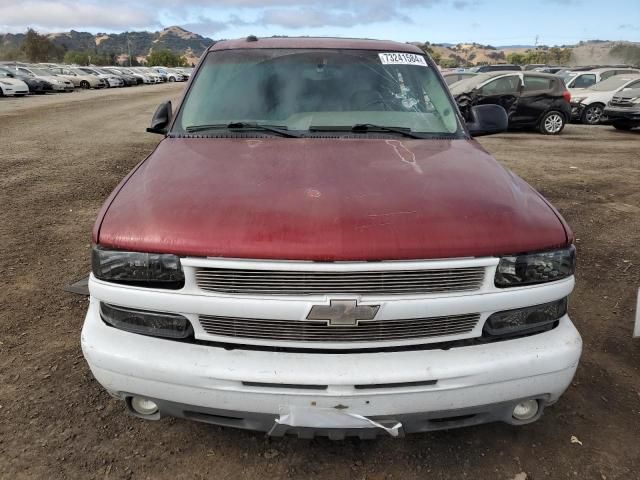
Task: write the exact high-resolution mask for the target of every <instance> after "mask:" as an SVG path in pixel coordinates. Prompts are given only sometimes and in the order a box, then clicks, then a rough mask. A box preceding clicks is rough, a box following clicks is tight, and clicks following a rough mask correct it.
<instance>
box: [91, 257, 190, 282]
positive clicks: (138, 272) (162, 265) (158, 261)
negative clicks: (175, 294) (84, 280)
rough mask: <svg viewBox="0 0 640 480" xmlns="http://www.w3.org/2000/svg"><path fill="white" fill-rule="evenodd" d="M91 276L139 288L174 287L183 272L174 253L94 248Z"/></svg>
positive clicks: (182, 279) (181, 279)
mask: <svg viewBox="0 0 640 480" xmlns="http://www.w3.org/2000/svg"><path fill="white" fill-rule="evenodd" d="M91 265H92V270H93V275H94V276H95V277H96V278H98V279H100V280H104V281H107V282H115V283H122V284H126V285H135V286H140V287H153V288H166V289H171V290H178V289H180V288H182V287H183V286H184V272H183V271H182V265H181V264H180V258H179V257H177V256H176V255H165V254H158V253H139V252H122V251H119V250H103V249H101V248H98V247H95V248H94V249H93V253H92V259H91Z"/></svg>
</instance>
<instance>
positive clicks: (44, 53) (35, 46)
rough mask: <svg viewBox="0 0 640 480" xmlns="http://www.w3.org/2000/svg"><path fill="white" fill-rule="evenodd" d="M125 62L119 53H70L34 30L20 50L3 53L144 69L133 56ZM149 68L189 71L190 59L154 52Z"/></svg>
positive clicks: (0, 52) (1, 56)
mask: <svg viewBox="0 0 640 480" xmlns="http://www.w3.org/2000/svg"><path fill="white" fill-rule="evenodd" d="M125 57H126V59H125V61H124V62H120V61H119V60H120V59H122V58H124V57H123V56H122V55H118V54H115V53H98V51H97V50H84V51H74V50H68V49H67V48H66V47H65V46H64V45H56V44H55V43H53V42H52V41H51V40H50V39H49V38H48V37H47V36H46V35H41V34H39V33H38V32H36V31H35V30H34V29H32V28H30V29H28V30H27V33H26V34H25V36H24V39H23V40H22V42H21V43H20V45H19V46H18V47H17V48H15V47H14V48H6V47H5V48H4V49H0V60H9V61H23V62H30V63H41V62H51V63H59V62H64V63H69V64H75V65H98V66H102V65H118V64H125V65H132V66H138V65H141V63H140V62H138V60H137V59H136V58H135V57H134V56H133V55H132V56H131V57H129V56H125ZM146 63H147V64H149V65H163V66H166V67H186V66H188V64H187V61H186V59H185V58H184V57H183V56H182V55H180V54H177V53H174V52H173V51H171V50H169V49H164V50H157V51H156V50H152V51H151V53H150V54H149V55H148V56H147V58H146Z"/></svg>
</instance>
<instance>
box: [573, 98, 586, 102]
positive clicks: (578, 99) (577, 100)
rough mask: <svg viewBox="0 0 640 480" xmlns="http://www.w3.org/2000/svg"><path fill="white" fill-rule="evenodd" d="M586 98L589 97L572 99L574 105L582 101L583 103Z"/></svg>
mask: <svg viewBox="0 0 640 480" xmlns="http://www.w3.org/2000/svg"><path fill="white" fill-rule="evenodd" d="M585 98H587V97H573V99H572V103H580V102H581V101H583V100H584V99H585Z"/></svg>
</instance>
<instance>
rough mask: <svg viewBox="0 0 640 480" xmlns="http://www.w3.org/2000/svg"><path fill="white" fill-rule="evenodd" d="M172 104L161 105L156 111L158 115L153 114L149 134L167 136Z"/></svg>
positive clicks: (148, 129)
mask: <svg viewBox="0 0 640 480" xmlns="http://www.w3.org/2000/svg"><path fill="white" fill-rule="evenodd" d="M171 116H172V112H171V102H164V103H161V104H160V105H159V106H158V108H157V109H156V113H154V114H153V118H152V119H151V126H150V127H149V128H147V132H149V133H159V134H161V135H166V134H167V127H168V126H169V122H170V121H171Z"/></svg>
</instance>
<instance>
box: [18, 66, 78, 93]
mask: <svg viewBox="0 0 640 480" xmlns="http://www.w3.org/2000/svg"><path fill="white" fill-rule="evenodd" d="M15 68H16V71H17V72H18V73H21V74H22V75H28V76H30V77H34V78H38V79H40V80H44V81H46V82H49V83H50V84H51V86H52V87H53V90H54V91H56V92H73V90H74V89H75V87H74V86H73V82H71V80H67V79H65V78H62V77H56V76H55V75H54V74H53V73H51V72H50V71H48V70H45V69H44V68H36V67H30V66H21V65H18V66H16V67H15Z"/></svg>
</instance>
